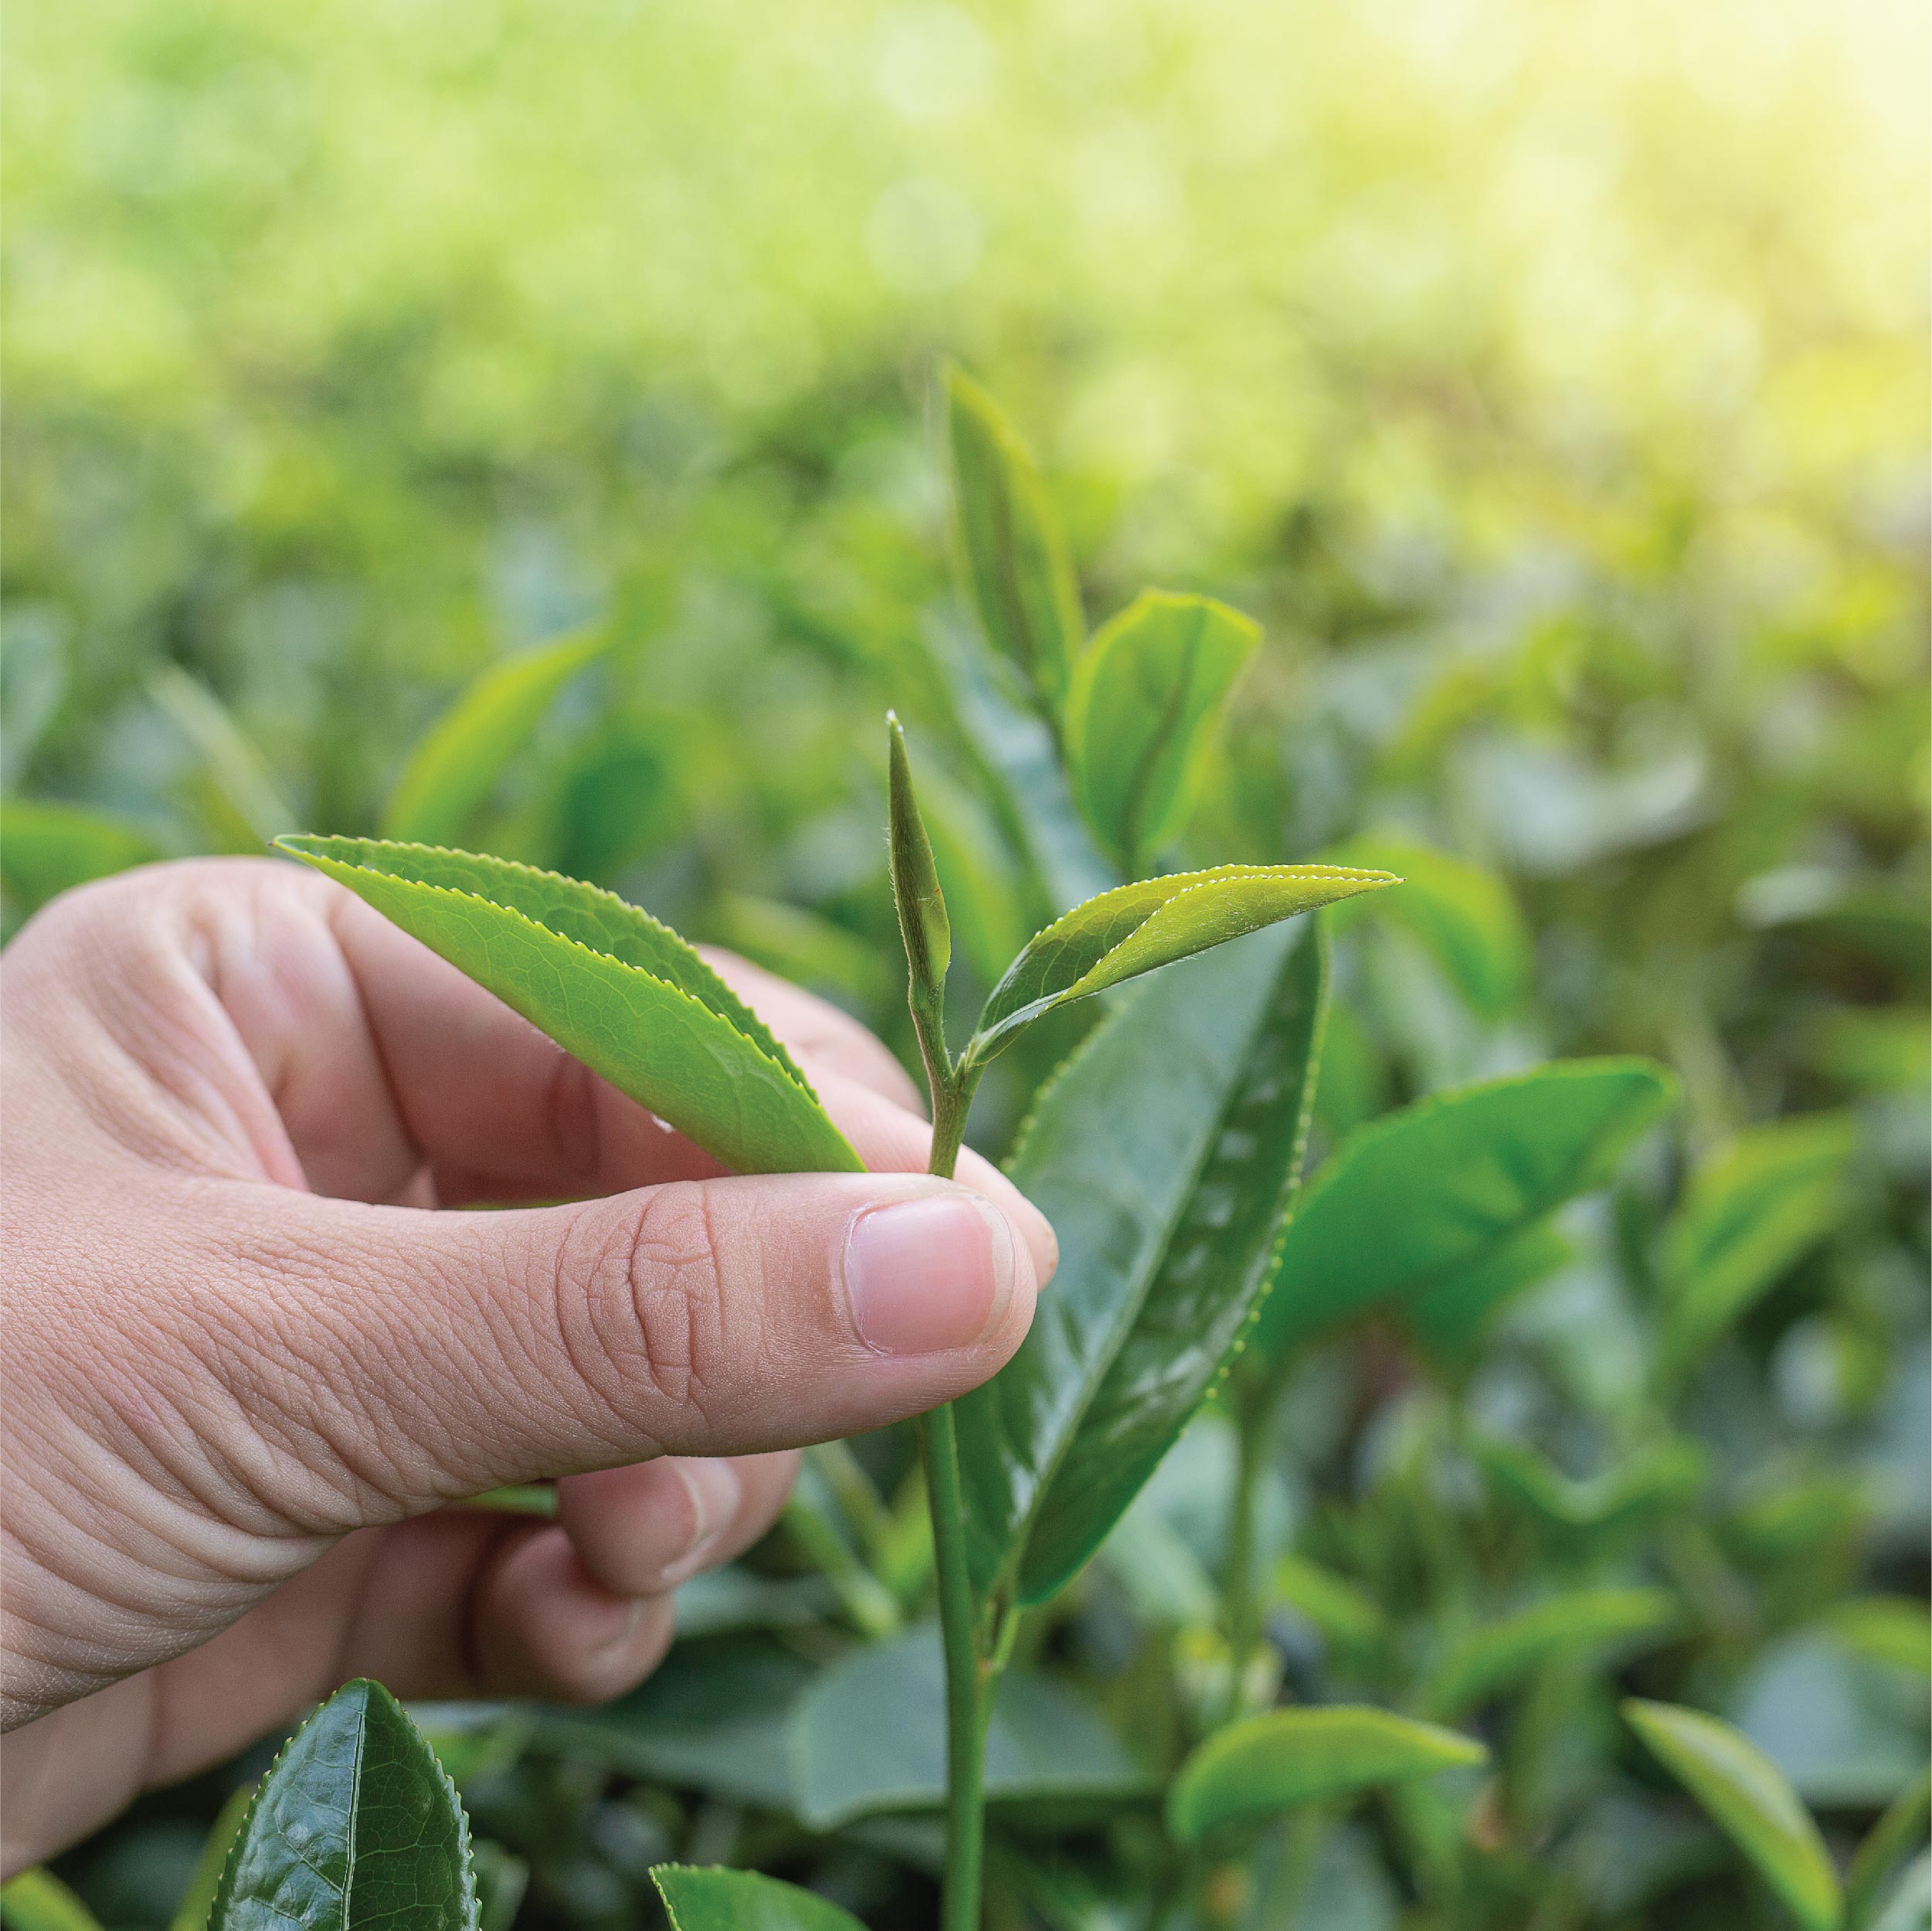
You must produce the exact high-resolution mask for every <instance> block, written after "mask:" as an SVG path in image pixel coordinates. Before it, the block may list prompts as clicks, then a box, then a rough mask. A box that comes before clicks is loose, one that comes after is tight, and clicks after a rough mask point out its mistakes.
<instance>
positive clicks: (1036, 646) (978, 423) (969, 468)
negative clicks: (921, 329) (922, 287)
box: [944, 368, 1085, 711]
mask: <svg viewBox="0 0 1932 1931" xmlns="http://www.w3.org/2000/svg"><path fill="white" fill-rule="evenodd" d="M944 385H945V392H946V425H947V439H948V446H949V450H950V452H951V455H952V507H953V517H954V527H955V529H956V532H957V535H958V540H959V556H960V563H961V575H963V578H964V579H965V582H966V591H967V594H968V595H969V596H970V598H971V599H972V602H973V609H974V610H975V611H976V613H978V616H979V619H980V629H981V630H982V631H983V633H985V636H986V640H987V641H988V642H989V643H991V644H992V645H993V647H994V648H995V649H996V650H1000V651H1001V652H1003V653H1004V654H1005V655H1006V656H1007V657H1008V658H1010V660H1012V661H1013V663H1015V664H1017V666H1018V667H1019V668H1020V670H1021V672H1022V673H1023V674H1024V676H1025V677H1026V678H1027V682H1028V683H1029V684H1031V686H1032V687H1033V689H1034V692H1035V693H1036V694H1037V696H1038V697H1039V700H1040V701H1041V704H1043V705H1044V706H1045V707H1046V708H1047V709H1048V711H1057V710H1058V706H1059V704H1060V701H1061V696H1062V694H1064V691H1065V690H1066V687H1067V678H1068V674H1069V672H1070V671H1071V668H1072V665H1073V661H1074V659H1075V657H1076V656H1077V655H1078V652H1079V649H1080V645H1081V639H1082V637H1083V636H1084V635H1085V624H1084V623H1083V622H1082V620H1081V615H1080V593H1079V589H1078V585H1077V584H1076V583H1075V580H1074V573H1073V565H1072V563H1071V561H1070V560H1069V558H1068V555H1067V545H1066V540H1065V538H1064V537H1063V536H1062V535H1061V531H1060V524H1059V519H1058V517H1057V516H1056V515H1055V514H1054V509H1053V505H1052V503H1051V501H1050V500H1049V498H1048V497H1047V490H1046V486H1045V484H1043V483H1042V482H1041V480H1040V472H1039V470H1037V468H1035V467H1034V461H1033V458H1032V456H1031V455H1030V454H1029V453H1027V447H1026V445H1025V444H1024V443H1023V442H1022V441H1021V440H1020V436H1019V434H1018V433H1017V431H1016V430H1015V429H1014V427H1013V426H1012V424H1011V423H1009V422H1008V421H1007V419H1006V417H1005V416H1003V414H1002V413H1001V412H1000V407H999V405H998V404H997V403H996V402H994V401H993V399H992V397H991V396H990V395H987V394H986V392H985V390H983V389H981V388H980V386H979V385H978V384H977V383H976V382H973V381H972V380H971V379H970V378H969V377H968V376H967V375H966V374H965V373H964V372H963V371H961V370H959V369H958V368H948V369H947V370H946V373H945V376H944Z"/></svg>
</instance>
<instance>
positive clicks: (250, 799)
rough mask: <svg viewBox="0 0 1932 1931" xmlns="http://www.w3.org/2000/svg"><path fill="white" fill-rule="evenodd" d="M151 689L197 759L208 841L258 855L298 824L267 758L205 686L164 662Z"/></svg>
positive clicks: (198, 798) (196, 786)
mask: <svg viewBox="0 0 1932 1931" xmlns="http://www.w3.org/2000/svg"><path fill="white" fill-rule="evenodd" d="M148 694H149V695H150V696H151V697H152V698H153V699H154V702H155V704H157V705H158V707H159V708H161V710H162V711H165V713H166V714H167V715H168V718H169V719H170V720H171V721H172V723H173V724H174V725H175V728H176V729H177V730H178V731H180V733H181V734H182V736H183V737H184V738H186V739H187V740H188V743H189V744H190V745H192V746H193V747H194V748H195V752H196V754H197V755H198V756H199V759H200V763H199V766H198V767H197V769H196V770H195V773H194V781H193V783H192V786H191V789H192V792H193V794H194V798H195V804H196V806H197V809H198V810H199V815H200V816H201V819H202V823H203V824H204V826H205V827H206V829H207V831H208V833H209V837H211V838H212V840H214V841H215V842H216V843H217V844H218V845H219V847H221V848H222V850H225V851H236V852H248V851H259V850H260V849H261V848H262V847H263V845H265V844H267V843H268V842H269V841H270V840H271V839H272V838H274V837H277V835H278V834H279V833H282V832H285V831H287V830H288V828H289V827H290V826H291V825H294V824H297V823H300V820H299V819H298V818H297V816H296V813H295V810H294V807H293V806H291V805H290V803H289V802H288V800H287V799H286V798H284V796H282V788H281V786H280V783H279V782H277V779H276V776H275V773H274V772H273V770H271V769H270V766H269V762H268V760H267V758H264V757H263V755H262V754H261V752H260V750H258V749H257V748H256V746H255V745H254V744H253V743H252V742H250V738H249V737H248V735H247V733H246V731H243V728H242V727H241V725H239V723H238V722H236V718H235V716H234V714H233V712H232V711H229V708H228V707H227V705H226V704H223V703H222V701H221V699H220V698H219V697H216V694H214V692H213V691H210V690H209V687H207V685H205V684H201V683H199V682H197V681H196V680H195V679H194V678H193V677H190V676H189V675H188V673H187V672H186V671H185V670H179V669H178V668H176V667H175V666H174V665H173V664H165V665H163V666H162V667H161V668H160V669H159V670H155V671H154V672H153V673H152V674H151V675H150V676H149V677H148Z"/></svg>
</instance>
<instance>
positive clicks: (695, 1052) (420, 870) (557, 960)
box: [279, 837, 859, 1173]
mask: <svg viewBox="0 0 1932 1931" xmlns="http://www.w3.org/2000/svg"><path fill="white" fill-rule="evenodd" d="M279 844H280V849H281V850H284V851H287V852H289V853H290V854H292V855H293V856H294V857H298V858H301V859H303V860H305V861H306V862H307V863H308V864H311V865H314V867H316V868H317V870H320V871H323V872H325V873H327V874H328V876H329V877H331V878H334V879H336V880H337V881H339V882H340V883H341V884H345V885H347V886H348V887H349V888H350V890H351V891H354V892H356V893H357V894H359V895H360V896H361V897H362V898H365V899H367V900H368V902H369V903H370V904H372V905H373V906H375V908H376V910H377V911H379V912H382V914H383V915H385V917H387V918H392V919H393V920H394V921H396V924H397V925H400V926H401V927H402V929H403V930H404V931H405V932H408V933H409V934H410V935H411V936H412V937H413V938H419V939H420V940H421V941H422V942H423V943H424V944H425V945H428V946H429V947H430V949H432V950H433V951H435V952H440V954H441V955H443V957H444V958H445V959H448V960H449V961H450V963H451V964H452V965H454V966H460V968H461V969H463V971H464V972H467V973H468V974H469V975H470V977H471V978H472V979H475V980H476V981H477V982H478V983H479V984H480V985H483V986H487V987H488V988H489V989H490V990H491V992H493V993H495V994H496V996H497V997H498V998H499V999H501V1000H503V1001H504V1003H505V1004H506V1005H508V1006H514V1008H515V1009H516V1010H518V1012H519V1013H522V1014H523V1016H524V1017H525V1018H526V1019H527V1020H530V1021H531V1023H532V1024H534V1025H536V1026H539V1027H542V1029H543V1030H544V1031H545V1032H546V1033H548V1034H549V1035H550V1037H552V1039H554V1040H556V1042H557V1043H558V1044H559V1045H560V1046H562V1047H564V1048H565V1050H568V1051H569V1052H571V1053H573V1054H576V1057H578V1058H579V1059H580V1060H582V1061H583V1063H584V1064H586V1066H588V1067H589V1068H590V1069H591V1071H593V1072H594V1073H598V1074H602V1075H603V1077H604V1078H606V1079H607V1080H609V1081H610V1083H611V1084H613V1086H615V1087H616V1088H619V1089H620V1091H623V1092H625V1093H627V1094H630V1097H631V1098H633V1099H634V1100H637V1101H640V1102H641V1103H642V1104H643V1105H646V1106H647V1107H649V1108H650V1109H651V1111H653V1112H654V1113H655V1114H657V1116H658V1117H659V1118H660V1119H662V1120H664V1121H666V1122H668V1123H669V1124H670V1125H673V1126H674V1127H676V1128H677V1130H678V1131H679V1132H681V1133H683V1134H684V1135H686V1136H687V1137H688V1138H689V1139H691V1140H693V1141H694V1142H696V1143H697V1144H698V1145H700V1146H701V1147H703V1148H704V1149H705V1150H706V1151H707V1152H711V1153H713V1154H715V1156H717V1157H718V1159H721V1160H722V1161H723V1162H725V1165H726V1166H728V1167H730V1168H731V1169H732V1170H733V1171H734V1172H735V1173H816V1172H821V1171H830V1172H848V1173H850V1172H856V1171H857V1169H858V1166H859V1159H858V1156H857V1154H855V1153H854V1152H853V1151H852V1149H851V1147H850V1146H849V1145H847V1143H846V1141H845V1139H844V1135H842V1134H841V1133H840V1132H839V1130H838V1128H837V1127H835V1126H834V1125H833V1124H832V1122H831V1121H830V1118H828V1117H827V1115H826V1113H825V1111H824V1109H823V1108H822V1107H821V1106H820V1105H819V1103H818V1098H817V1095H816V1094H814V1093H813V1091H812V1089H811V1088H810V1085H809V1084H807V1083H806V1079H805V1077H804V1075H803V1074H801V1073H800V1071H798V1069H797V1068H796V1067H795V1066H794V1065H793V1064H792V1061H791V1059H790V1057H789V1054H786V1051H785V1050H784V1048H783V1047H782V1046H780V1045H779V1043H778V1042H777V1041H776V1040H775V1039H773V1038H772V1036H771V1034H770V1033H769V1032H768V1031H767V1030H766V1028H765V1027H764V1025H763V1023H762V1022H761V1021H760V1020H758V1019H757V1018H756V1016H755V1015H754V1014H752V1012H751V1011H750V1010H749V1008H747V1007H746V1006H745V1005H744V1004H743V1003H742V1002H741V1001H740V1000H739V999H738V997H737V996H736V995H735V993H732V992H731V991H730V989H728V987H727V986H725V983H724V982H723V981H722V979H719V978H718V976H717V975H716V974H715V972H712V970H711V968H710V967H709V966H707V965H706V964H705V962H704V961H703V960H702V959H700V958H699V957H698V954H697V953H696V952H693V951H692V950H691V948H690V947H689V946H688V945H686V944H685V943H684V941H683V940H682V939H681V938H679V937H678V936H677V934H676V933H675V932H672V931H671V928H669V927H668V926H666V925H660V924H659V923H658V922H657V920H655V919H654V918H651V917H650V915H648V914H647V913H645V912H641V911H639V910H638V909H637V908H636V907H635V906H634V905H627V904H625V903H624V901H623V900H622V899H620V898H616V897H615V896H614V895H613V894H611V893H609V892H605V891H598V890H597V889H596V887H594V886H590V885H585V884H579V883H578V881H576V880H575V879H569V878H560V877H558V876H557V875H556V874H555V873H554V872H538V871H534V870H531V869H530V868H529V867H528V866H523V865H513V864H508V863H507V862H506V861H504V860H501V859H494V858H479V857H473V856H471V855H470V854H468V853H465V852H447V851H438V850H430V849H429V848H428V847H424V846H420V845H394V844H386V843H378V842H375V841H373V840H362V839H348V838H306V837H304V838H289V839H284V840H280V841H279Z"/></svg>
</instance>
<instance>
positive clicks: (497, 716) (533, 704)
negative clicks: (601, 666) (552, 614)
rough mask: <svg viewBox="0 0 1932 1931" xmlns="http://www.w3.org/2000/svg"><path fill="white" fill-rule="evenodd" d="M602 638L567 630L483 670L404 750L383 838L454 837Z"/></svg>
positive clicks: (424, 841)
mask: <svg viewBox="0 0 1932 1931" xmlns="http://www.w3.org/2000/svg"><path fill="white" fill-rule="evenodd" d="M608 641H609V640H608V639H606V638H605V637H603V636H593V637H587V638H586V637H572V638H570V639H569V640H566V641H565V642H564V643H555V644H552V645H550V646H548V647H547V648H546V649H545V650H531V651H528V652H526V653H524V654H523V655H521V656H519V657H512V658H511V659H510V660H509V661H508V663H500V664H493V665H492V666H491V667H490V668H489V669H488V670H485V671H484V672H483V673H482V674H481V675H480V676H479V677H477V678H476V679H475V680H474V682H473V683H471V684H470V687H468V689H467V690H466V691H464V692H463V695H462V696H461V697H459V698H458V699H457V701H456V702H455V703H454V704H452V705H451V706H450V708H449V709H448V710H447V711H445V712H444V713H443V715H442V716H441V717H440V718H438V719H437V720H436V722H435V723H434V724H433V725H431V726H430V728H429V730H428V731H426V733H425V734H424V735H423V737H422V738H420V739H419V741H418V742H417V744H416V748H415V749H414V750H413V751H412V752H410V753H409V760H408V762H406V764H405V765H403V767H402V775H401V776H400V777H399V778H398V779H397V780H396V789H395V790H394V791H392V792H391V793H390V794H389V806H388V809H386V810H385V812H384V813H383V814H382V835H383V837H385V838H387V839H390V840H394V841H395V842H396V843H400V844H419V845H446V844H448V843H450V841H451V840H453V839H456V838H457V837H460V836H461V835H462V833H463V830H464V829H465V828H466V826H467V824H468V823H469V820H470V818H471V817H472V816H474V813H475V812H476V810H477V807H478V806H480V805H481V804H482V803H483V802H484V799H487V797H488V796H489V795H490V793H491V791H492V789H494V787H495V785H496V782H497V779H499V778H500V777H501V775H503V772H504V767H505V766H506V765H508V763H509V762H510V760H511V758H514V756H515V755H516V754H517V752H518V751H520V750H521V748H523V746H524V745H525V744H527V743H528V742H529V739H530V736H531V733H532V732H533V731H535V729H536V728H537V726H538V724H539V723H541V722H542V719H543V716H544V714H545V712H546V711H548V709H549V708H550V706H551V704H552V702H553V701H555V697H556V696H557V694H558V693H559V691H562V689H563V687H564V686H565V684H568V683H569V681H570V680H571V679H572V677H575V676H576V674H577V673H578V672H579V670H582V668H583V667H584V666H585V665H586V664H587V663H589V662H590V661H591V660H593V658H595V657H597V656H599V654H600V653H602V652H603V650H604V649H605V648H606V645H607V643H608Z"/></svg>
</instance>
